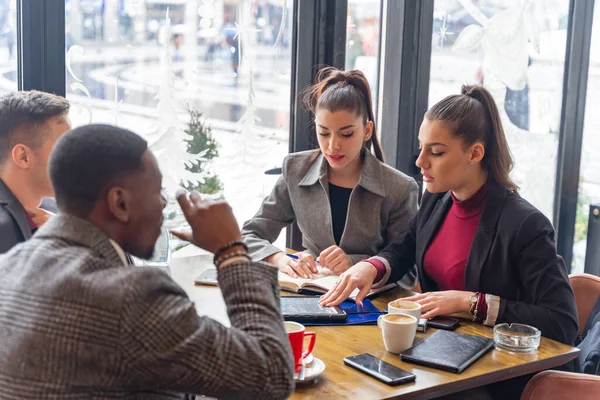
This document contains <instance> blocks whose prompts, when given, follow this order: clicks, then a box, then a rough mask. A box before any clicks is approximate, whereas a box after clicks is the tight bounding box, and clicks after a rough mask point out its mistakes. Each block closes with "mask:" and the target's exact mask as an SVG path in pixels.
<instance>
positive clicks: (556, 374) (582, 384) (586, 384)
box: [521, 371, 600, 400]
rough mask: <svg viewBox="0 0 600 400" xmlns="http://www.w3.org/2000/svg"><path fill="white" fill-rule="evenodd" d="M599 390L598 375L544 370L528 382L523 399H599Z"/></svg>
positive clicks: (599, 380) (599, 379) (599, 377)
mask: <svg viewBox="0 0 600 400" xmlns="http://www.w3.org/2000/svg"><path fill="white" fill-rule="evenodd" d="M598 392H600V376H598V375H588V374H576V373H574V372H564V371H542V372H540V373H539V374H537V375H535V376H534V377H533V378H531V380H530V381H529V383H527V386H525V390H523V394H522V395H521V400H546V399H552V400H571V399H577V400H597V399H598Z"/></svg>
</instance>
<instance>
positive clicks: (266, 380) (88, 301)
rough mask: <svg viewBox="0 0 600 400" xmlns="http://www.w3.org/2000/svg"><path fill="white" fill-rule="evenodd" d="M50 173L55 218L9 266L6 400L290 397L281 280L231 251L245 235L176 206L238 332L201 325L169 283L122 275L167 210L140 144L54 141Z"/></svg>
mask: <svg viewBox="0 0 600 400" xmlns="http://www.w3.org/2000/svg"><path fill="white" fill-rule="evenodd" d="M49 168H50V177H51V180H52V184H53V186H54V190H55V194H56V201H57V204H58V207H59V211H60V212H59V214H58V215H57V216H55V217H53V218H51V219H50V220H49V221H48V222H47V223H46V224H45V225H44V226H42V227H41V228H40V229H39V231H38V232H37V233H36V235H35V236H34V237H33V238H32V239H31V240H29V241H27V242H24V243H21V244H19V245H17V246H16V247H14V248H13V249H12V250H10V251H9V252H8V253H5V254H3V255H1V256H0V398H2V399H66V398H69V399H113V398H114V399H116V398H119V399H123V398H128V399H134V398H135V399H137V398H139V399H175V398H182V397H183V396H184V395H183V393H197V394H203V395H207V396H213V397H219V398H226V399H230V398H249V399H258V398H285V397H287V396H288V395H289V394H290V392H291V391H292V390H293V387H294V381H293V360H292V357H291V352H290V349H289V344H288V340H287V335H286V332H285V330H284V328H283V324H282V318H281V315H280V310H279V287H278V284H277V270H276V269H275V268H274V267H272V266H269V265H265V264H261V263H253V262H249V261H248V256H247V254H246V253H245V250H244V248H243V246H241V245H229V246H228V244H229V243H231V242H235V241H239V240H240V239H241V235H240V231H239V228H238V225H237V222H236V221H235V218H234V217H233V214H232V212H231V208H230V207H229V206H228V205H227V204H226V203H207V202H203V201H202V200H201V199H200V196H199V195H198V194H195V193H194V194H192V195H190V196H189V197H188V196H186V195H185V194H180V195H179V196H178V201H179V203H180V205H181V207H182V209H183V211H184V214H185V216H186V218H187V220H188V222H189V223H190V225H191V227H192V233H188V234H186V233H180V234H179V236H180V237H183V238H185V239H188V240H190V241H191V242H193V243H194V244H196V245H197V246H200V247H202V248H204V249H206V250H209V251H211V252H218V256H219V259H218V260H217V264H218V265H217V267H218V279H219V285H220V287H221V290H222V292H223V297H224V299H225V302H226V304H227V311H228V313H229V318H230V320H231V325H232V327H231V328H226V327H224V326H222V325H221V324H219V323H218V322H216V321H214V320H211V319H209V318H206V317H199V316H198V314H197V313H196V309H195V308H194V305H193V303H192V302H191V301H190V299H189V298H188V297H187V296H186V294H185V292H184V291H183V290H182V289H181V288H180V287H179V286H178V285H177V284H176V283H175V282H173V280H171V278H170V277H169V276H168V275H167V274H165V273H164V272H162V271H161V270H159V269H154V268H138V267H133V266H129V265H126V263H125V261H124V257H123V254H124V252H128V253H130V254H133V255H135V256H137V257H142V258H143V257H149V256H151V255H152V253H153V247H154V243H155V242H156V240H157V238H158V236H159V233H160V227H161V224H162V210H163V208H164V205H165V204H164V199H163V198H162V196H161V194H160V191H161V174H160V171H159V169H158V166H157V163H156V160H155V159H154V157H153V155H152V153H151V152H150V151H149V150H148V149H147V145H146V142H145V141H144V140H143V139H141V138H140V137H139V136H137V135H135V134H134V133H132V132H129V131H126V130H123V129H120V128H116V127H111V126H107V125H88V126H84V127H80V128H77V129H74V130H72V131H70V132H68V133H67V134H65V135H64V136H63V137H62V138H61V139H60V140H59V141H58V143H57V145H56V147H55V149H54V150H53V152H52V155H51V158H50V167H49ZM218 249H222V250H221V251H218ZM200 306H201V305H200Z"/></svg>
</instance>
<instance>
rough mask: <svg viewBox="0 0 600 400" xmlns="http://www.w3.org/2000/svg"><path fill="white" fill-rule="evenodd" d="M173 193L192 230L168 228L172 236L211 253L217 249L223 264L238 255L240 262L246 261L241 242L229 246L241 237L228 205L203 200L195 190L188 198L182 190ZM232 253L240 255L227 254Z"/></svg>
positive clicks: (227, 263)
mask: <svg viewBox="0 0 600 400" xmlns="http://www.w3.org/2000/svg"><path fill="white" fill-rule="evenodd" d="M175 196H176V197H177V201H178V202H179V205H180V207H181V210H182V211H183V215H184V216H185V219H187V221H188V222H189V224H190V226H191V227H192V231H191V232H181V231H171V233H173V235H175V236H177V237H178V238H180V239H182V240H186V241H188V242H190V243H193V244H194V245H196V246H198V247H200V248H203V249H204V250H207V251H210V252H211V253H216V252H219V253H220V254H218V255H217V254H216V255H217V256H218V257H219V259H222V260H225V262H224V263H223V265H222V266H225V265H229V264H232V263H233V262H236V261H237V259H238V258H239V261H242V259H245V260H248V256H247V252H246V251H245V250H244V247H243V246H242V245H241V244H240V245H232V246H228V245H229V244H232V243H234V242H240V241H241V240H242V234H241V233H240V228H239V226H238V223H237V221H236V220H235V217H234V215H233V211H232V210H231V207H230V206H229V204H227V203H226V202H223V201H220V202H207V201H203V200H202V198H201V197H200V194H199V193H197V192H192V193H191V194H190V195H189V197H188V196H187V193H186V192H185V190H183V189H180V190H177V192H176V194H175ZM219 250H220V251H219ZM234 252H238V253H239V254H238V255H237V256H235V257H229V256H230V255H232V254H233V253H234ZM243 254H246V255H245V256H244V255H243Z"/></svg>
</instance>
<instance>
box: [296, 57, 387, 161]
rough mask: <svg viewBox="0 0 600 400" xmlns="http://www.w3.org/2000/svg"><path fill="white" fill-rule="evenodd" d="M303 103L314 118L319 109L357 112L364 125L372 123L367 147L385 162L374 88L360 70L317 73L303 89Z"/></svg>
mask: <svg viewBox="0 0 600 400" xmlns="http://www.w3.org/2000/svg"><path fill="white" fill-rule="evenodd" d="M304 104H305V106H306V108H307V109H309V110H310V111H311V112H312V113H313V115H314V114H315V113H316V112H317V110H327V111H329V112H332V113H333V112H336V111H340V110H345V111H351V112H355V113H357V114H358V115H360V116H361V117H362V119H363V124H366V123H367V122H368V121H372V122H373V132H372V134H371V138H370V139H369V140H368V141H366V142H365V147H366V148H367V149H368V150H370V151H371V152H373V153H374V154H375V157H377V159H378V160H379V161H381V162H383V161H384V158H383V150H382V149H381V145H380V144H379V139H378V138H377V129H376V128H375V117H374V115H373V101H372V100H371V88H370V87H369V82H368V81H367V78H365V75H364V74H363V73H362V72H360V71H359V70H352V71H342V70H339V69H337V68H335V67H325V68H323V69H321V70H320V71H319V73H318V74H317V79H316V80H315V83H314V84H312V85H310V86H309V87H307V88H306V89H305V90H304Z"/></svg>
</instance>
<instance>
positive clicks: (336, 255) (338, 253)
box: [318, 245, 352, 274]
mask: <svg viewBox="0 0 600 400" xmlns="http://www.w3.org/2000/svg"><path fill="white" fill-rule="evenodd" d="M318 260H319V264H321V265H322V266H323V267H325V268H327V269H329V270H331V271H333V272H335V273H336V274H341V273H342V272H344V271H346V270H348V268H350V267H351V266H352V260H351V259H350V257H348V255H347V254H346V253H345V252H344V250H342V249H341V248H340V247H339V246H336V245H333V246H329V247H328V248H326V249H325V250H323V251H322V252H321V254H319V258H318Z"/></svg>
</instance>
